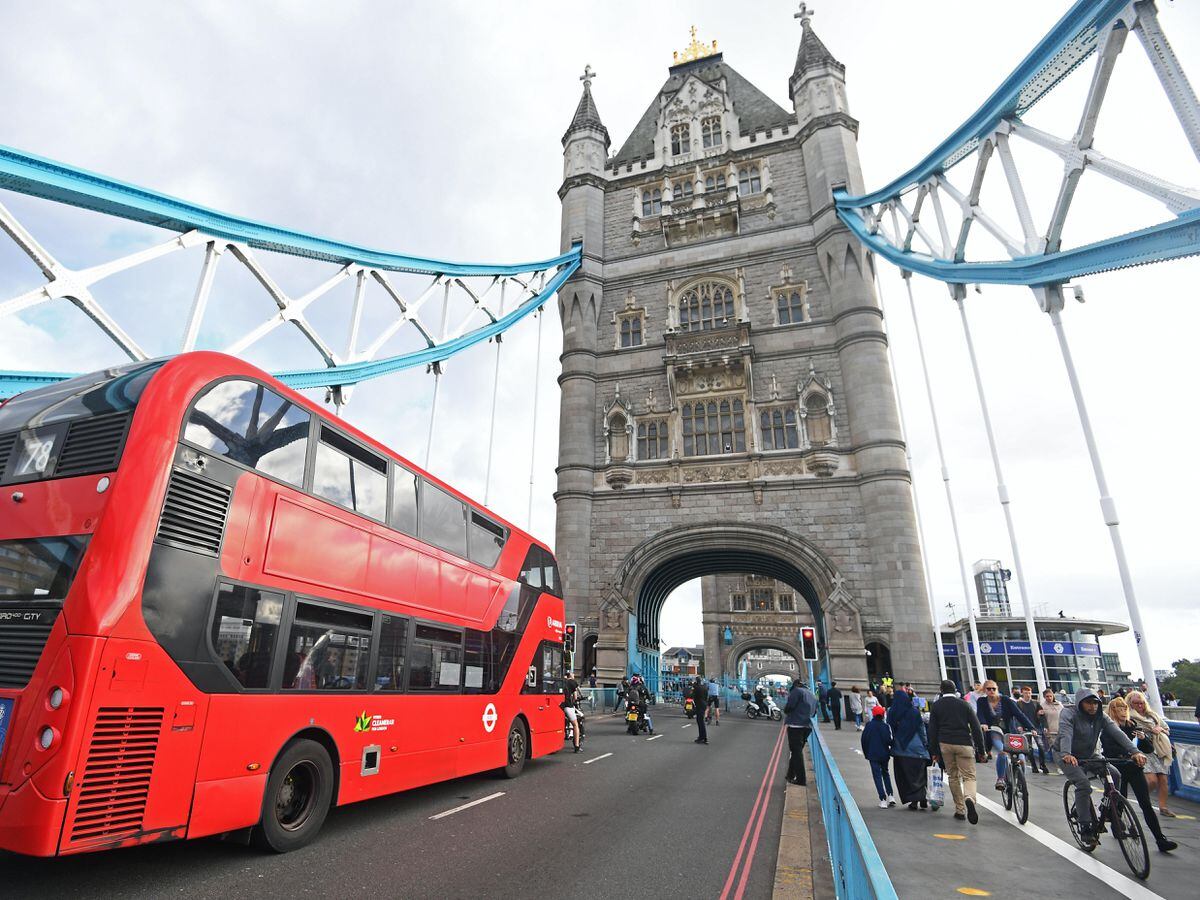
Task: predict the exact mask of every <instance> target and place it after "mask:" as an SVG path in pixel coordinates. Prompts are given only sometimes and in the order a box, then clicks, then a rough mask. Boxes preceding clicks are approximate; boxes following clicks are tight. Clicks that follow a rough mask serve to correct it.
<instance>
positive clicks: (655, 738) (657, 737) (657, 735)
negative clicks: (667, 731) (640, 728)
mask: <svg viewBox="0 0 1200 900" xmlns="http://www.w3.org/2000/svg"><path fill="white" fill-rule="evenodd" d="M660 737H662V735H661V734H656V735H655V736H654V737H650V738H646V740H648V741H657V740H658V739H659V738H660Z"/></svg>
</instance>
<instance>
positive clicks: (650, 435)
mask: <svg viewBox="0 0 1200 900" xmlns="http://www.w3.org/2000/svg"><path fill="white" fill-rule="evenodd" d="M668 448H669V441H668V432H667V422H666V420H665V419H654V420H652V421H650V422H639V423H638V446H637V454H638V459H666V458H667V454H668V452H669V449H668Z"/></svg>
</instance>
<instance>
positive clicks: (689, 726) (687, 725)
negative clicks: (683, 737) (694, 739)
mask: <svg viewBox="0 0 1200 900" xmlns="http://www.w3.org/2000/svg"><path fill="white" fill-rule="evenodd" d="M679 727H680V728H691V727H692V723H691V722H684V723H683V724H682V725H680V726H679Z"/></svg>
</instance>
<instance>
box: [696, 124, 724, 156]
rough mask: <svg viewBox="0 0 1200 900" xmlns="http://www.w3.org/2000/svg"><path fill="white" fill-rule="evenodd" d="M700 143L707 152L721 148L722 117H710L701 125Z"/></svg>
mask: <svg viewBox="0 0 1200 900" xmlns="http://www.w3.org/2000/svg"><path fill="white" fill-rule="evenodd" d="M700 141H701V143H702V144H703V145H704V148H705V149H706V150H707V149H708V148H709V147H720V146H721V117H720V116H709V117H708V118H706V119H704V120H703V121H702V122H701V123H700Z"/></svg>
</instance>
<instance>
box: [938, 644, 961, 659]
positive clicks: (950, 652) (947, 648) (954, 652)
mask: <svg viewBox="0 0 1200 900" xmlns="http://www.w3.org/2000/svg"><path fill="white" fill-rule="evenodd" d="M942 653H943V654H944V655H946V656H958V644H942Z"/></svg>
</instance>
